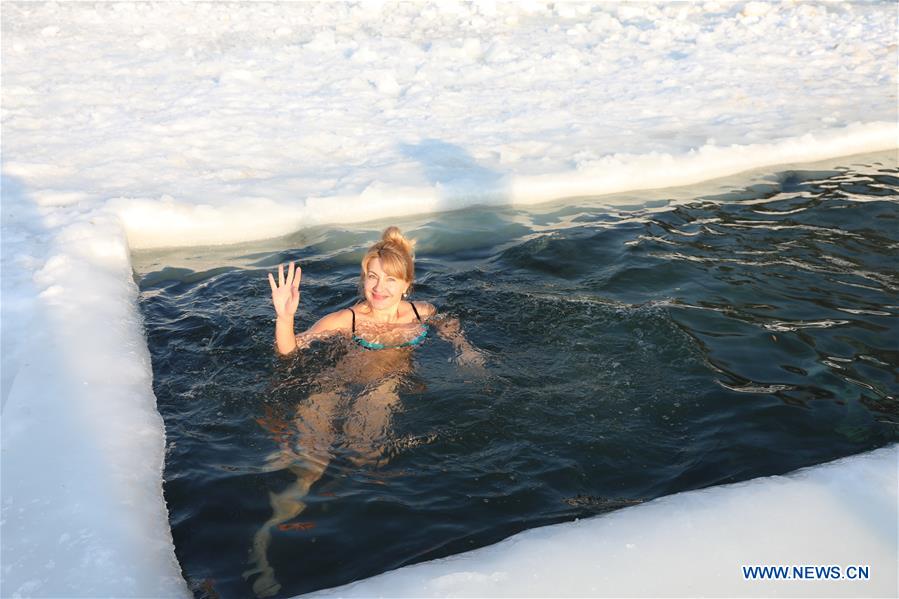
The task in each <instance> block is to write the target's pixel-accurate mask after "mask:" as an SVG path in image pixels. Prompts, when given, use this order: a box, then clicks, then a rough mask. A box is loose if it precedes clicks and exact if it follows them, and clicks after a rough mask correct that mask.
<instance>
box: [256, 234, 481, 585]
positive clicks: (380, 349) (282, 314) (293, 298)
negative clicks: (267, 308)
mask: <svg viewBox="0 0 899 599" xmlns="http://www.w3.org/2000/svg"><path fill="white" fill-rule="evenodd" d="M301 277H302V270H301V269H300V268H299V267H296V266H295V265H294V263H293V262H291V263H290V264H289V265H288V268H287V272H286V275H285V270H284V266H283V265H282V266H279V268H278V281H277V283H276V282H275V279H274V277H273V276H272V275H271V274H270V275H269V283H270V286H271V290H272V303H273V305H274V307H275V312H276V314H277V320H276V325H275V345H276V348H277V351H278V353H279V354H281V355H290V354H292V353H294V352H296V351H298V350H303V349H305V348H308V347H309V345H310V344H311V343H312V342H313V341H316V340H324V339H329V338H334V337H343V338H345V339H347V340H349V341H350V342H351V343H352V346H353V347H352V348H351V349H350V351H348V352H347V353H346V354H345V355H344V356H342V357H341V359H340V360H339V361H338V363H337V364H336V365H335V366H334V367H333V369H331V370H330V371H329V372H328V373H327V376H323V377H322V379H323V380H322V381H320V383H321V384H320V390H319V391H318V392H316V393H312V394H311V395H309V397H308V398H307V399H306V400H304V401H303V402H301V403H300V404H299V405H298V406H297V408H296V415H295V418H294V421H293V424H292V428H293V430H294V431H295V432H296V439H297V441H296V443H295V444H294V443H291V442H290V441H286V440H283V436H280V435H279V437H280V438H281V443H280V445H281V447H280V449H279V451H278V452H276V453H274V454H272V455H271V456H269V460H268V464H267V469H268V470H281V469H286V470H289V471H290V472H292V473H293V474H294V475H295V476H296V481H295V482H293V483H291V484H290V485H289V486H288V487H287V488H286V489H284V490H283V491H281V492H280V493H270V503H271V506H272V516H271V518H269V519H268V520H266V521H265V522H264V523H263V524H262V526H261V527H260V529H259V531H258V532H257V533H256V535H255V536H254V538H253V546H252V550H251V563H252V565H253V567H252V568H251V569H250V570H248V571H247V572H245V573H244V577H245V578H249V577H250V576H258V578H256V580H255V581H254V582H253V590H254V592H255V593H256V594H257V595H258V596H261V597H262V596H270V595H274V594H275V593H277V592H278V590H279V589H280V584H279V583H278V582H277V580H276V578H275V575H274V570H273V568H272V566H271V564H270V563H269V561H268V547H269V544H270V542H271V535H272V529H273V528H275V527H282V526H285V523H286V522H287V521H288V520H291V519H292V518H295V517H297V516H298V515H299V514H301V513H302V512H303V511H304V510H305V508H306V504H305V502H304V498H305V497H306V496H307V495H308V494H309V491H310V489H311V487H312V485H314V484H315V482H316V481H318V480H319V479H320V478H321V477H322V476H323V474H324V473H325V470H326V469H327V468H328V465H329V464H330V463H331V460H332V457H333V456H332V446H333V445H334V442H335V438H336V437H337V435H338V434H340V435H341V441H342V444H341V445H342V450H343V452H344V453H345V456H346V458H347V459H348V460H349V461H350V462H351V463H353V464H354V465H356V466H359V467H361V466H365V465H377V464H379V463H380V462H379V461H380V459H381V453H382V448H383V446H384V441H385V439H386V438H387V436H388V431H389V428H390V420H391V414H392V413H393V411H394V410H395V408H396V405H397V403H398V401H399V393H398V389H399V387H400V385H401V384H402V383H403V381H404V380H405V379H406V378H407V377H408V375H409V374H411V373H412V371H413V362H412V352H413V351H414V349H415V347H417V346H418V345H421V344H422V343H424V341H425V339H426V338H427V336H428V330H429V327H430V326H433V327H434V328H435V330H436V331H437V333H438V334H439V335H440V336H441V337H442V338H444V339H445V340H447V341H449V342H451V343H452V344H453V346H454V347H455V349H456V351H457V356H458V357H459V362H460V363H463V364H466V365H473V366H477V367H482V366H483V360H482V359H481V357H480V354H479V353H478V352H477V351H476V350H474V348H473V347H472V346H471V345H470V344H469V343H468V341H467V340H466V339H465V337H464V336H463V335H462V333H461V328H460V326H459V323H458V321H457V320H455V319H446V318H438V317H436V313H437V310H436V309H435V308H434V306H433V305H431V304H429V303H427V302H412V301H409V300H407V299H406V297H407V294H408V291H409V288H410V287H411V285H412V282H413V279H414V260H413V254H412V243H411V242H410V241H409V240H407V239H406V238H405V237H403V236H402V234H401V233H400V232H399V229H397V228H396V227H390V228H388V229H387V230H386V231H385V232H384V235H383V237H382V239H381V241H379V242H378V243H376V244H374V245H373V246H372V247H371V248H370V249H369V251H368V252H367V253H366V255H365V257H364V258H363V260H362V271H361V278H360V290H361V291H362V295H363V298H364V299H363V301H361V302H359V303H357V304H356V305H354V306H353V307H351V308H347V309H344V310H339V311H337V312H332V313H330V314H327V315H326V316H324V317H323V318H321V319H320V320H318V321H317V322H316V323H315V324H313V325H312V326H311V327H310V328H309V329H307V330H306V331H304V332H302V333H299V334H296V333H295V332H294V316H295V314H296V311H297V308H298V306H299V299H300V292H299V288H300V280H301ZM349 385H362V386H363V390H362V392H361V393H358V394H356V395H355V396H354V397H352V398H347V395H348V393H347V392H346V388H347V386H349ZM345 399H351V400H352V405H351V406H349V411H348V413H347V415H346V418H345V419H342V420H343V425H342V428H341V430H340V431H338V430H336V427H335V421H336V420H337V419H336V416H337V410H338V407H339V406H341V405H343V404H345V401H344V400H345ZM279 427H280V425H279Z"/></svg>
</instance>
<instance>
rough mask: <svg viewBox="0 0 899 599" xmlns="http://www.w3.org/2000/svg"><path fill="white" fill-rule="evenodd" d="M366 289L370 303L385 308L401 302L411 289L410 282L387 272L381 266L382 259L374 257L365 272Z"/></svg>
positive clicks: (374, 306)
mask: <svg viewBox="0 0 899 599" xmlns="http://www.w3.org/2000/svg"><path fill="white" fill-rule="evenodd" d="M364 289H365V299H366V300H368V303H369V305H371V307H372V308H375V309H376V310H384V309H387V308H391V307H393V306H395V305H397V304H399V303H400V300H402V299H403V294H404V293H406V290H407V289H409V282H408V281H405V280H403V279H400V278H397V277H394V276H391V275H389V274H387V273H386V272H384V270H383V269H382V268H381V259H380V258H372V259H371V261H370V262H369V263H368V269H367V271H366V273H365V286H364Z"/></svg>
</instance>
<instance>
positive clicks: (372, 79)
mask: <svg viewBox="0 0 899 599" xmlns="http://www.w3.org/2000/svg"><path fill="white" fill-rule="evenodd" d="M896 19H897V5H896V4H895V3H893V2H873V3H872V2H864V3H831V2H820V3H819V2H812V1H809V2H796V3H792V2H784V3H762V2H748V3H746V2H733V3H731V2H705V3H701V2H698V3H662V4H654V3H645V2H639V3H623V2H622V3H602V4H599V3H596V4H594V3H588V2H555V3H544V2H535V1H533V0H526V1H523V2H507V3H506V2H490V1H484V2H478V3H472V4H469V3H455V2H440V3H439V4H438V3H430V4H424V3H389V2H380V1H373V2H360V3H261V2H260V3H256V2H253V3H176V2H167V3H130V2H127V3H96V4H91V3H56V2H46V3H30V2H21V3H18V2H2V3H0V21H2V38H0V68H2V72H0V126H2V142H0V143H2V148H0V150H2V164H0V170H2V176H3V179H2V210H0V216H2V225H0V232H2V253H0V268H2V295H0V307H2V329H0V332H2V372H0V391H2V396H0V399H2V404H0V405H2V519H0V524H2V565H0V575H2V591H0V592H2V594H3V596H109V595H115V596H123V597H124V596H167V597H168V596H177V595H183V594H186V593H187V588H186V585H185V583H184V582H183V580H182V579H181V577H180V572H179V569H178V565H177V562H176V561H175V557H174V551H173V548H172V542H171V535H170V532H169V529H168V525H167V512H166V507H165V504H164V502H163V499H162V494H161V472H162V465H163V458H164V448H165V439H164V430H163V425H162V420H161V418H160V416H159V414H158V413H157V411H156V406H155V398H154V396H153V393H152V388H151V369H150V363H149V355H148V351H147V347H146V342H145V339H144V335H143V331H142V325H141V320H140V315H139V312H138V309H137V289H136V286H135V284H134V282H133V279H132V272H131V264H130V253H129V248H131V249H135V248H152V247H166V246H184V245H205V244H223V243H232V242H238V241H248V240H253V239H263V238H271V237H276V236H279V235H282V234H286V233H289V232H292V231H295V230H297V229H300V228H303V227H306V226H311V225H318V224H327V223H341V222H344V223H345V222H358V221H364V220H369V219H373V218H389V217H392V216H397V215H406V214H409V213H414V212H435V211H441V210H453V209H461V208H465V207H466V206H471V205H474V204H496V205H499V204H527V203H535V202H540V201H546V200H551V199H558V198H563V197H571V196H583V195H597V194H607V193H615V192H622V191H627V190H634V189H641V188H650V187H667V186H672V185H684V184H689V183H693V182H697V181H703V180H708V179H711V178H715V177H721V176H726V175H732V174H734V173H738V172H741V171H744V170H748V169H751V168H757V167H763V166H768V165H777V164H782V163H787V162H794V163H795V162H803V161H813V160H822V159H826V158H830V157H835V156H843V155H849V154H855V153H861V152H872V151H881V150H895V148H896V146H897V116H896V113H897V103H896V101H897V98H896V64H897V32H896ZM834 480H835V481H836V480H844V479H839V478H835V479H834ZM772 484H773V483H772ZM672 501H674V500H672ZM799 503H802V501H799ZM857 507H858V506H849V505H847V506H846V508H845V510H846V514H849V513H850V511H851V510H853V509H855V508H857ZM669 508H670V510H673V511H676V509H677V503H672V504H670V505H669ZM771 509H772V514H774V513H777V510H778V509H780V508H779V507H772V508H771ZM887 512H889V510H887ZM887 512H882V511H876V512H872V513H874V514H877V515H878V517H887V516H885V515H884V514H887ZM664 513H665V510H660V512H659V514H660V516H659V517H660V518H665V517H666V516H664ZM670 515H671V514H669V516H670ZM847 517H848V515H847ZM894 528H895V527H894ZM768 530H769V532H771V535H772V538H779V537H778V533H777V532H776V531H777V528H776V527H771V528H770V529H768ZM695 534H696V535H699V536H700V537H701V535H702V534H705V533H703V532H702V531H696V532H695ZM707 538H708V539H709V540H710V541H712V540H713V539H717V538H716V537H711V536H709V537H707ZM830 538H831V537H830V535H829V534H828V532H827V528H826V527H822V530H821V531H818V533H817V534H814V535H813V536H812V537H811V541H810V542H812V543H815V544H823V545H827V544H828V543H831V541H828V539H830ZM718 540H720V539H718ZM701 546H702V543H698V542H697V543H696V544H695V545H694V547H701ZM697 551H702V550H701V549H697ZM716 551H717V548H712V547H708V548H707V551H706V552H707V553H715V552H716ZM892 551H893V553H892V556H893V557H895V546H893V549H892ZM704 555H705V553H700V554H694V555H693V557H695V558H696V559H697V560H699V559H703V558H704V557H703V556H704ZM663 566H664V564H663V563H658V562H654V566H653V567H658V568H662V567H663ZM461 578H464V576H463V577H461ZM491 584H492V583H491V582H490V581H485V583H484V586H483V587H482V590H483V592H485V593H486V592H488V590H489V589H491V588H493V587H491V586H490V585H491ZM505 588H508V589H514V588H516V587H514V586H508V587H505ZM518 588H522V587H518ZM526 588H530V587H523V588H522V590H523V591H524V589H526ZM714 588H715V589H723V588H724V587H714ZM741 588H742V587H741ZM791 588H794V587H791ZM734 589H736V587H734ZM696 591H697V592H702V589H696ZM447 592H449V591H447ZM584 592H588V591H587V590H586V587H584ZM721 592H725V591H721ZM784 592H785V591H784Z"/></svg>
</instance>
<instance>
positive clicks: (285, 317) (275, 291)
mask: <svg viewBox="0 0 899 599" xmlns="http://www.w3.org/2000/svg"><path fill="white" fill-rule="evenodd" d="M302 276H303V271H302V269H301V268H300V267H299V266H297V267H296V268H294V263H293V262H291V263H290V264H289V265H288V267H287V276H285V274H284V265H283V264H280V265H278V282H277V283H275V278H274V277H273V276H272V274H271V273H269V275H268V282H269V285H270V286H271V288H272V304H273V305H274V307H275V314H276V319H275V346H276V347H277V348H278V353H279V354H281V355H282V356H284V355H287V354H289V353H291V352H293V351H295V350H296V349H297V347H308V346H309V342H310V341H312V340H313V339H317V338H320V337H323V336H327V335H328V334H333V333H337V332H339V331H341V330H343V329H349V327H350V321H349V315H348V314H346V310H341V311H339V312H332V313H331V314H328V315H327V316H325V317H324V318H322V319H321V320H319V321H318V322H316V323H315V324H314V325H312V326H311V327H310V328H309V330H307V331H305V332H303V333H300V334H299V335H295V334H294V317H295V316H296V312H297V308H298V307H299V305H300V279H301V278H302Z"/></svg>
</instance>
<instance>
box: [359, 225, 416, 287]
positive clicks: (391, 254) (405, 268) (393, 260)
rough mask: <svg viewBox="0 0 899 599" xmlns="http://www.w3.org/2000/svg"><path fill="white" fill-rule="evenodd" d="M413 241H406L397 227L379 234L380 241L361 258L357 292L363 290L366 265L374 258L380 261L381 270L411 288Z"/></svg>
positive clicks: (413, 268)
mask: <svg viewBox="0 0 899 599" xmlns="http://www.w3.org/2000/svg"><path fill="white" fill-rule="evenodd" d="M414 246H415V240H412V239H407V238H406V237H405V236H404V235H403V234H402V232H400V229H399V227H387V228H386V229H384V232H383V233H382V234H381V241H379V242H377V243H375V244H374V245H373V246H371V247H370V248H368V251H367V252H366V253H365V256H364V257H363V258H362V274H361V276H360V277H359V291H360V292H362V290H363V289H365V275H366V274H367V273H368V264H369V262H371V261H372V260H374V259H375V258H379V259H380V260H381V268H383V269H384V272H386V273H387V274H388V275H390V276H391V277H396V278H398V279H402V280H404V281H408V282H409V286H410V288H411V286H412V282H413V281H414V280H415V252H414V250H413V247H414Z"/></svg>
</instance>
